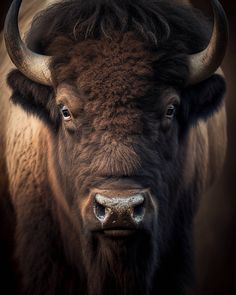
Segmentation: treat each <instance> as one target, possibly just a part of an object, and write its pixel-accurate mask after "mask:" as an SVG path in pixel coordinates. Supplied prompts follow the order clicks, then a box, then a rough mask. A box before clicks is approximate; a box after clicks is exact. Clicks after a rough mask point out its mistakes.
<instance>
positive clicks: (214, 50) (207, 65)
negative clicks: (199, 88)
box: [189, 0, 229, 84]
mask: <svg viewBox="0 0 236 295" xmlns="http://www.w3.org/2000/svg"><path fill="white" fill-rule="evenodd" d="M211 4H212V7H213V11H214V28H213V33H212V36H211V39H210V42H209V44H208V46H207V48H206V49H205V50H203V51H201V52H199V53H196V54H192V55H190V56H189V69H190V78H189V84H196V83H199V82H201V81H203V80H205V79H207V78H209V77H210V76H211V75H212V74H213V73H214V72H215V71H216V70H217V69H218V68H219V66H220V64H221V62H222V60H223V58H224V55H225V51H226V47H227V43H228V35H229V28H228V21H227V17H226V15H225V12H224V9H223V7H222V6H221V4H220V3H219V1H218V0H211Z"/></svg>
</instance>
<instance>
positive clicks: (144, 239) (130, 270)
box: [83, 231, 158, 295]
mask: <svg viewBox="0 0 236 295" xmlns="http://www.w3.org/2000/svg"><path fill="white" fill-rule="evenodd" d="M156 241H157V239H156V237H155V236H154V235H153V234H151V233H148V232H145V231H143V232H139V233H136V234H134V235H132V236H129V237H126V238H122V239H121V238H108V237H106V236H104V235H103V234H97V233H93V234H91V236H90V238H86V239H85V240H84V242H83V262H84V266H85V270H86V277H87V290H88V295H110V294H112V295H132V294H135V295H148V294H150V291H151V289H152V282H153V277H154V274H155V271H156V266H157V264H158V249H157V246H156V244H157V242H156Z"/></svg>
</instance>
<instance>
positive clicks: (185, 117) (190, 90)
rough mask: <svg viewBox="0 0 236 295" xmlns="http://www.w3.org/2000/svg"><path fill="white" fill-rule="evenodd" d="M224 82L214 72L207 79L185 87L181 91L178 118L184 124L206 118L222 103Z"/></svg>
mask: <svg viewBox="0 0 236 295" xmlns="http://www.w3.org/2000/svg"><path fill="white" fill-rule="evenodd" d="M225 91H226V83H225V80H224V78H223V77H222V76H220V75H218V74H215V75H213V76H211V77H210V78H209V79H207V80H205V81H203V82H201V83H198V84H196V85H192V86H189V87H187V88H185V89H184V90H183V91H182V93H181V108H180V119H181V121H182V122H183V123H184V125H185V126H189V125H193V124H195V123H196V122H197V121H198V120H200V119H203V120H206V119H207V118H208V117H209V116H211V115H212V114H213V113H214V112H215V111H217V110H218V109H219V108H220V106H221V105H222V102H223V98H224V94H225Z"/></svg>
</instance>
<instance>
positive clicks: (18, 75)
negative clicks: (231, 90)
mask: <svg viewBox="0 0 236 295" xmlns="http://www.w3.org/2000/svg"><path fill="white" fill-rule="evenodd" d="M21 2H22V1H21V0H14V1H13V3H12V6H11V8H10V10H9V12H8V15H7V18H6V22H5V27H4V35H5V43H6V48H7V52H8V54H9V56H10V58H11V60H12V62H13V63H14V64H15V65H16V68H17V69H14V70H12V71H11V72H10V73H9V75H8V78H7V82H8V86H9V87H10V89H11V91H12V94H11V97H10V99H9V97H8V95H6V93H7V90H6V88H5V86H4V91H2V95H1V119H2V120H1V124H0V138H1V142H2V144H1V147H0V155H1V156H0V167H1V171H0V175H1V187H0V194H1V204H2V208H1V212H2V217H1V218H2V220H3V222H2V223H5V224H7V226H8V227H9V232H8V234H7V238H8V243H9V245H11V247H10V250H11V251H10V250H9V251H8V252H10V253H8V255H9V256H10V255H11V256H12V258H9V260H10V261H12V264H13V266H12V267H13V272H14V273H15V276H16V278H17V284H18V289H17V290H18V291H17V294H34V295H47V294H48V295H49V294H50V295H52V294H54V295H58V294H68V295H69V294H71V295H72V294H88V295H106V294H107V295H108V294H114V295H115V294H116V295H121V294H122V295H132V294H136V295H139V294H140V295H151V294H175V295H177V294H184V292H185V287H186V286H191V285H192V284H193V283H194V275H193V268H194V267H193V263H192V262H193V254H192V252H193V251H192V248H193V247H192V229H193V217H194V214H195V212H196V210H197V207H198V203H199V197H200V195H201V194H202V193H203V192H204V191H205V190H206V189H207V188H209V186H210V185H211V184H212V183H213V182H214V181H215V179H216V177H217V176H218V174H219V171H220V169H221V167H222V164H223V161H224V156H225V149H226V115H225V104H224V93H225V89H226V83H225V79H224V76H223V74H222V72H221V70H220V65H221V62H222V59H223V57H224V54H225V49H226V44H227V37H228V25H227V19H226V16H225V13H224V11H223V8H222V7H221V5H220V4H219V2H218V1H217V0H212V8H213V10H214V27H213V31H211V26H210V24H209V22H208V20H207V19H206V18H205V17H204V16H203V15H202V14H201V13H200V12H199V11H198V10H196V9H194V8H192V7H191V6H190V5H187V4H183V3H179V2H177V1H176V2H174V1H160V0H110V1H108V0H67V1H61V2H58V3H55V4H52V5H50V6H49V7H47V8H46V9H45V10H43V11H42V12H40V13H39V14H38V15H37V16H36V17H35V18H34V20H33V22H32V24H31V28H30V30H29V32H28V34H27V37H26V40H25V41H22V39H21V37H20V34H19V29H18V14H19V9H20V6H21ZM7 70H8V69H6V70H5V71H7ZM5 232H6V230H5ZM2 254H3V255H4V253H2Z"/></svg>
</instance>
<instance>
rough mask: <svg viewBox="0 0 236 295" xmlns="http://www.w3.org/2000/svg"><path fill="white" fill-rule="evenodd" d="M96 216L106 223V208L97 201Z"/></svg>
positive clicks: (95, 205) (95, 206)
mask: <svg viewBox="0 0 236 295" xmlns="http://www.w3.org/2000/svg"><path fill="white" fill-rule="evenodd" d="M94 214H95V216H96V217H97V218H98V219H99V220H100V221H104V220H105V218H106V207H104V206H103V205H101V204H99V203H97V202H96V201H95V202H94Z"/></svg>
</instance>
